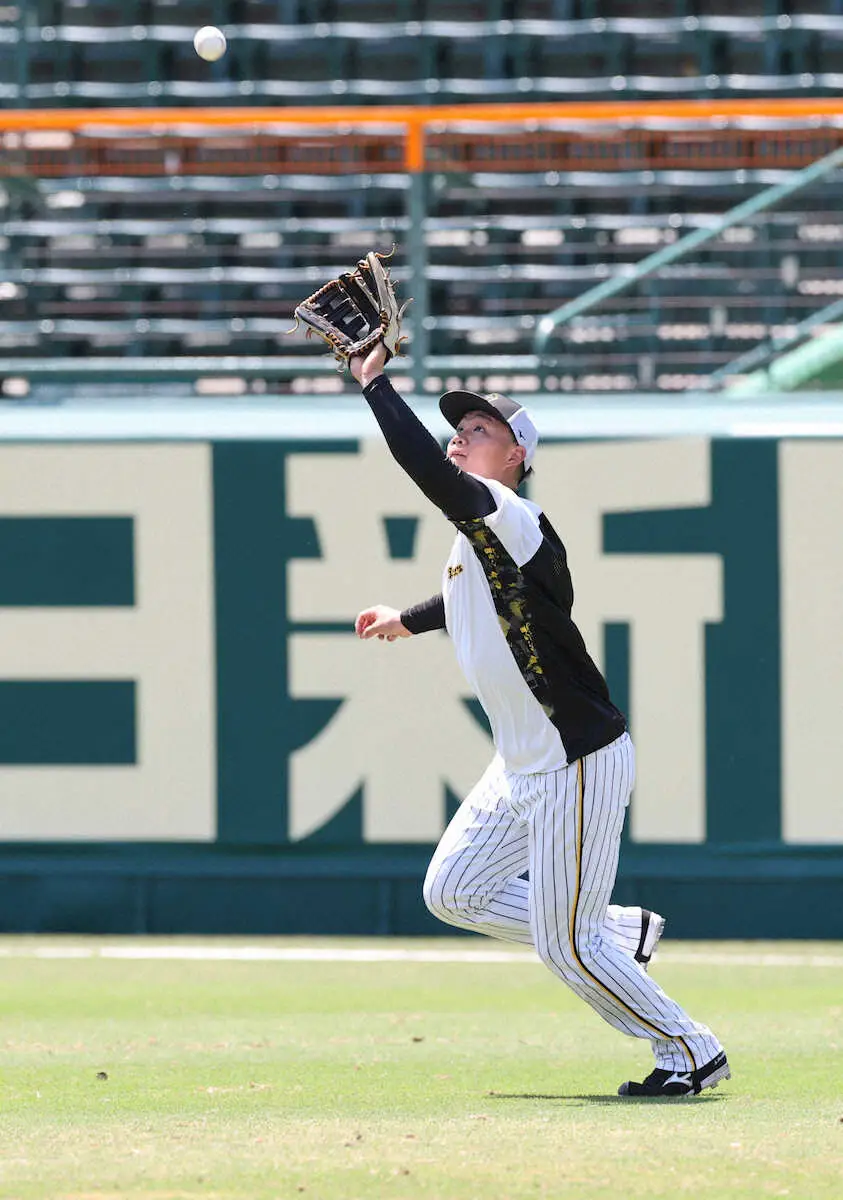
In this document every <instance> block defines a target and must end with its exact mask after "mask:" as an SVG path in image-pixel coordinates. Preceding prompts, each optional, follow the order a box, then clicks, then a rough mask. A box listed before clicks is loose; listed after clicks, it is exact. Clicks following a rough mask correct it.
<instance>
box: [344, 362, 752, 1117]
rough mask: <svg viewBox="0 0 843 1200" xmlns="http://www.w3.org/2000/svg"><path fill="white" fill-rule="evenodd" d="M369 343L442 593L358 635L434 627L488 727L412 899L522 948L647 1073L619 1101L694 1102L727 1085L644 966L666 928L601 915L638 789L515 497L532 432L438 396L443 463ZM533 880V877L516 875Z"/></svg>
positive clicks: (517, 416) (541, 519) (539, 536)
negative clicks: (469, 780) (443, 549)
mask: <svg viewBox="0 0 843 1200" xmlns="http://www.w3.org/2000/svg"><path fill="white" fill-rule="evenodd" d="M386 359H387V352H386V350H385V349H384V346H383V344H379V345H377V346H376V347H375V348H374V349H373V350H371V351H370V352H369V353H368V354H367V355H366V356H365V357H363V356H360V355H358V356H356V357H351V358H350V360H349V367H350V369H351V373H352V375H353V376H354V378H355V379H356V380H357V382H358V383H359V384H360V386H361V388H362V390H363V395H364V396H365V398H366V400H367V402H368V404H369V406H370V408H371V410H372V412H373V414H374V416H375V419H376V420H377V422H378V424H379V426H380V428H381V431H382V432H383V434H384V437H385V439H386V442H387V445H388V447H389V449H390V451H391V453H392V455H393V457H394V458H395V459H396V460H397V462H398V463H399V465H400V466H401V467H402V468H403V469H404V470H405V471H406V472H407V474H408V475H409V476H410V478H411V479H412V480H413V481H414V482H415V483H416V485H417V486H418V487H419V488H420V489H421V491H422V492H423V493H424V494H425V496H427V498H428V499H429V500H430V501H431V502H432V503H433V504H435V505H436V507H437V508H439V509H440V510H441V512H442V513H443V514H444V515H445V516H446V517H447V518H448V520H449V521H451V522H452V524H453V525H454V526H455V527H456V530H457V533H456V537H455V540H454V544H453V547H452V550H451V554H450V557H449V559H448V562H447V564H446V566H445V571H444V574H443V583H442V591H441V592H440V593H438V594H437V595H435V596H433V597H432V598H431V599H430V600H426V601H424V602H423V603H421V604H416V605H414V606H413V607H412V608H408V609H406V610H404V611H403V612H399V611H398V610H396V609H394V608H389V607H387V606H385V605H375V606H373V607H371V608H367V609H364V611H363V612H361V613H360V614H359V616H358V617H357V620H356V625H355V628H356V632H357V634H358V636H359V637H361V638H374V637H378V638H382V639H386V640H387V641H394V640H395V639H397V638H404V637H411V636H413V635H418V634H421V633H424V632H426V631H428V630H433V629H443V628H444V629H447V631H448V633H449V635H450V636H451V638H452V640H453V643H454V647H455V650H456V654H457V659H458V661H459V664H460V667H461V668H462V670H463V672H464V674H465V676H466V678H467V680H468V682H469V684H470V685H471V687H472V690H473V691H474V693H475V694H476V696H477V697H478V699H479V700H480V702H481V704H482V705H483V708H484V710H485V712H486V715H487V717H488V720H489V724H490V726H491V730H492V736H493V739H494V743H495V748H496V754H495V757H494V759H493V761H492V763H491V764H490V766H489V767H488V769H487V770H486V772H485V774H484V775H483V777H482V778H481V779H480V781H479V783H477V785H476V786H475V787H474V789H473V790H472V792H471V793H470V794H469V796H468V797H467V798H466V799H465V800H464V801H463V803H462V805H461V806H460V808H459V810H458V811H457V813H456V815H455V816H454V818H453V820H452V821H451V823H450V825H449V826H448V828H447V829H446V831H445V833H444V835H443V837H442V840H441V841H440V843H439V846H438V847H437V849H436V852H435V854H434V856H433V859H432V861H431V863H430V867H429V869H428V872H427V877H426V879H425V883H424V898H425V902H426V904H427V906H428V908H429V909H430V911H431V912H432V913H433V914H434V915H435V916H437V917H439V918H440V919H441V920H443V921H446V922H448V923H449V924H452V925H457V926H460V927H462V928H466V929H473V930H477V931H478V932H481V933H485V934H489V935H490V936H492V937H497V938H504V939H508V940H510V941H516V942H524V943H527V944H530V945H532V946H534V947H535V949H536V951H537V953H538V954H539V955H540V957H541V958H542V960H543V962H544V963H545V965H546V966H547V967H548V968H549V969H550V970H551V971H552V972H553V973H554V974H555V975H556V976H558V978H559V979H561V980H563V981H564V982H565V983H566V984H567V985H568V986H569V987H570V988H571V989H572V990H573V991H574V992H576V994H577V995H578V996H580V997H581V998H582V999H583V1000H585V1001H586V1002H587V1003H588V1004H590V1005H591V1007H592V1008H593V1009H594V1010H595V1012H597V1013H599V1015H600V1016H601V1017H603V1018H604V1020H606V1021H608V1022H609V1024H610V1025H613V1026H614V1027H615V1028H616V1029H619V1030H621V1032H623V1033H626V1034H629V1035H631V1036H633V1037H641V1038H647V1039H649V1041H650V1044H651V1046H652V1048H653V1053H654V1056H655V1067H654V1069H653V1071H652V1072H651V1073H650V1074H649V1075H648V1076H647V1077H646V1078H645V1079H644V1080H643V1082H640V1083H639V1082H633V1081H628V1082H626V1083H622V1084H621V1085H620V1087H619V1089H618V1092H619V1094H620V1095H621V1096H652V1097H663V1096H689V1095H695V1094H698V1093H699V1092H701V1091H702V1090H703V1089H705V1088H709V1087H714V1086H716V1085H717V1084H718V1083H719V1082H720V1081H721V1080H723V1079H728V1078H729V1077H730V1071H729V1066H728V1063H727V1061H726V1055H725V1053H724V1051H723V1048H722V1046H721V1045H720V1043H719V1041H718V1040H717V1038H716V1037H715V1036H714V1034H713V1033H711V1032H710V1030H708V1029H707V1028H706V1027H705V1026H703V1025H700V1024H697V1022H695V1021H693V1020H692V1019H691V1017H689V1016H688V1014H687V1013H686V1012H685V1011H684V1010H683V1009H682V1008H681V1007H680V1006H679V1005H678V1004H677V1003H676V1002H675V1001H674V1000H672V999H670V997H668V996H667V995H666V994H665V993H664V992H663V991H662V989H661V988H660V987H659V986H658V985H657V984H656V983H655V982H654V981H653V979H651V978H650V976H649V975H648V974H647V973H646V972H645V970H644V967H645V966H646V959H647V958H648V957H649V954H650V953H652V949H653V947H654V946H655V944H656V942H657V941H658V938H659V936H660V935H661V930H662V928H663V925H664V922H663V920H662V918H661V917H659V916H658V915H657V914H650V913H649V912H647V910H642V909H639V908H631V909H630V908H627V909H624V908H619V907H617V906H610V905H609V897H610V895H611V892H612V888H613V886H614V882H615V876H616V872H617V863H618V850H619V845H620V837H621V829H622V826H623V822H624V817H625V814H626V808H627V804H628V802H629V796H630V792H631V790H632V786H633V783H634V779H635V753H634V749H633V744H632V741H631V739H630V736H629V733H628V732H627V728H626V720H625V718H624V716H623V714H622V713H621V712H619V711H618V709H617V708H616V707H615V706H614V704H613V703H612V701H611V699H610V696H609V691H608V688H607V686H606V683H605V681H604V679H603V677H602V675H601V674H600V672H599V671H598V669H597V667H596V666H595V664H594V663H593V662H592V660H591V658H590V657H589V655H588V653H587V651H586V647H585V645H584V643H583V640H582V637H581V635H580V633H579V630H578V629H577V627H576V625H575V624H574V622H573V621H572V619H571V607H572V603H573V589H572V585H571V576H570V573H569V570H568V564H567V560H566V554H565V547H564V546H563V544H562V542H561V541H560V539H559V536H558V534H557V533H556V531H555V530H554V528H553V526H552V525H551V524H550V522H549V521H548V519H547V517H546V516H545V514H544V513H543V512H542V511H541V510H540V509H539V508H538V506H537V505H535V504H532V503H531V502H530V501H528V500H525V499H522V498H521V497H520V496H519V495H518V494H517V489H518V487H519V484H520V483H521V481H522V479H523V478H524V477H525V475H526V474H527V473H528V472H529V471H530V469H531V467H532V463H533V458H534V455H535V452H536V447H537V443H538V435H537V432H536V429H535V426H534V425H533V422H532V420H531V419H530V417H529V415H528V414H527V413H526V411H525V410H524V409H523V408H522V407H520V406H519V405H518V404H517V403H516V402H515V401H513V400H510V399H508V398H507V397H505V396H499V395H491V396H481V395H478V394H476V393H473V392H467V391H449V392H446V393H445V395H444V396H442V398H441V400H440V408H441V411H442V413H443V414H444V416H445V417H446V419H447V420H448V422H449V423H450V424H451V425H452V426H453V428H454V430H455V433H454V435H453V437H452V438H451V440H450V442H449V443H448V447H447V451H446V453H445V454H443V453H442V450H441V448H440V446H439V444H438V443H437V441H436V439H435V438H434V437H432V435H431V434H430V433H429V432H428V431H427V430H426V429H425V427H424V426H423V425H422V424H421V422H420V421H419V420H418V419H417V418H416V416H415V415H414V414H413V412H412V411H411V410H410V408H409V407H408V406H407V405H406V404H405V403H404V401H403V400H402V399H401V397H400V396H399V395H398V393H397V392H396V391H395V390H394V388H393V387H392V385H391V383H390V382H389V380H388V379H387V377H386V375H385V374H384V371H383V368H384V364H385V362H386ZM525 871H529V880H525V879H524V878H522V876H523V875H524V873H525Z"/></svg>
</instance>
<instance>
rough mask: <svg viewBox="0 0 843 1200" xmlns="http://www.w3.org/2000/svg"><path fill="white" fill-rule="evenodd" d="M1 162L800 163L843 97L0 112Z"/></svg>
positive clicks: (303, 166) (113, 168)
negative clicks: (425, 105)
mask: <svg viewBox="0 0 843 1200" xmlns="http://www.w3.org/2000/svg"><path fill="white" fill-rule="evenodd" d="M0 145H1V146H2V149H3V153H2V154H0V174H2V175H7V176H8V175H20V174H27V175H40V176H44V177H50V176H53V177H62V176H68V175H80V174H81V175H86V174H87V175H111V174H130V175H139V176H143V175H162V174H163V175H205V174H209V175H210V174H228V175H251V174H256V173H261V172H274V173H296V172H302V173H304V172H306V173H316V174H320V173H324V174H341V173H345V172H353V171H365V172H371V173H383V172H389V171H408V172H419V171H426V170H434V171H435V170H438V171H472V172H476V171H500V170H505V171H536V170H539V171H540V170H556V171H582V170H585V171H594V170H598V171H617V170H637V169H651V170H670V169H712V168H714V169H716V168H723V169H732V168H737V167H744V168H767V167H770V168H785V169H789V168H796V167H800V166H804V165H806V164H807V163H809V162H812V161H814V160H815V159H817V158H819V157H821V156H823V155H825V154H828V153H830V152H831V151H832V150H834V149H836V148H837V147H838V146H840V145H843V99H808V100H806V99H790V100H787V99H785V100H712V101H695V100H692V101H656V102H646V101H640V102H631V103H630V102H626V103H619V102H617V103H616V102H591V103H573V104H570V103H566V104H466V105H459V106H449V107H445V106H440V107H436V106H429V107H409V106H396V107H370V108H358V107H344V108H337V107H324V108H166V109H151V108H121V109H108V108H95V109H82V108H78V109H65V110H58V109H19V110H5V111H3V110H0Z"/></svg>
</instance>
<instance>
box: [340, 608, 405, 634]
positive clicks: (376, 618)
mask: <svg viewBox="0 0 843 1200" xmlns="http://www.w3.org/2000/svg"><path fill="white" fill-rule="evenodd" d="M354 632H355V633H356V634H357V636H358V637H359V638H363V639H364V640H365V639H366V638H373V637H376V638H380V640H381V641H382V642H383V641H387V642H394V641H395V639H396V638H406V637H412V634H411V633H410V631H409V629H407V628H406V626H404V625H402V624H401V614H400V612H399V611H398V609H397V608H387V606H386V605H385V604H375V605H373V607H372V608H364V609H363V611H362V612H361V613H358V615H357V620H356V621H355V622H354Z"/></svg>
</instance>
